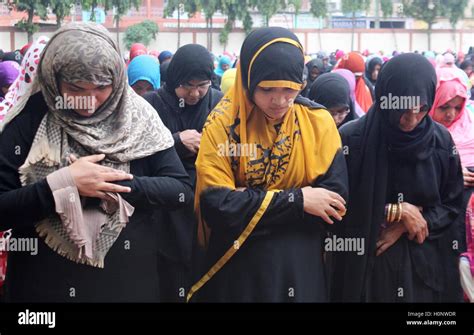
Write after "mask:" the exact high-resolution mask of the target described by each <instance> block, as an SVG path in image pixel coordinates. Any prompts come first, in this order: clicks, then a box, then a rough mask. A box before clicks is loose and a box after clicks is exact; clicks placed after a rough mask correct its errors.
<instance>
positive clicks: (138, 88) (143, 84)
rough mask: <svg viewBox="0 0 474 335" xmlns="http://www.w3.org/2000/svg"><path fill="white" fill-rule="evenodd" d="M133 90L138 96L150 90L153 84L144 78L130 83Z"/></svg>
mask: <svg viewBox="0 0 474 335" xmlns="http://www.w3.org/2000/svg"><path fill="white" fill-rule="evenodd" d="M132 88H133V90H134V91H135V93H137V94H138V95H140V96H143V95H145V93H146V92H149V91H152V90H153V86H152V85H151V84H150V83H149V82H148V81H146V80H138V81H137V82H136V83H135V84H133V85H132Z"/></svg>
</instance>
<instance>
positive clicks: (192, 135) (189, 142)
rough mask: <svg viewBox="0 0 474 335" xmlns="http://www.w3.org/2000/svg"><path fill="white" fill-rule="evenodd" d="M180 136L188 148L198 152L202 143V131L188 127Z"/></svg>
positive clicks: (195, 152)
mask: <svg viewBox="0 0 474 335" xmlns="http://www.w3.org/2000/svg"><path fill="white" fill-rule="evenodd" d="M179 138H180V139H181V142H183V144H184V146H185V147H186V149H188V150H189V151H191V152H192V153H194V154H197V152H198V151H199V146H200V145H201V133H199V132H198V131H197V130H195V129H187V130H184V131H182V132H180V133H179Z"/></svg>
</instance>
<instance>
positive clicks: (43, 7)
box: [9, 0, 48, 43]
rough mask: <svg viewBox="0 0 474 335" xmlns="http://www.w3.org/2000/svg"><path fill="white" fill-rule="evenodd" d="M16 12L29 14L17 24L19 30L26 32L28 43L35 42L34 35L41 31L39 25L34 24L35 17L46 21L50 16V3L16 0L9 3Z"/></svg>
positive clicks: (35, 0) (39, 0)
mask: <svg viewBox="0 0 474 335" xmlns="http://www.w3.org/2000/svg"><path fill="white" fill-rule="evenodd" d="M9 5H10V6H12V7H13V8H14V9H15V10H16V11H18V12H25V13H27V15H28V16H27V18H26V19H22V20H21V21H20V22H18V23H17V24H16V26H17V27H18V28H20V29H21V30H23V31H26V33H27V35H28V42H29V43H31V42H33V34H34V33H35V32H37V31H38V30H39V26H38V24H36V23H34V22H33V19H34V17H35V16H39V17H40V18H41V19H43V20H45V19H46V18H47V16H48V12H47V7H48V1H46V0H44V1H41V0H14V1H11V2H10V3H9Z"/></svg>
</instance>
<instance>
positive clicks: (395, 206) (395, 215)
mask: <svg viewBox="0 0 474 335" xmlns="http://www.w3.org/2000/svg"><path fill="white" fill-rule="evenodd" d="M396 217H397V205H396V204H393V205H392V221H390V222H395V219H396Z"/></svg>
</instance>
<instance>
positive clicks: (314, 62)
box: [301, 58, 324, 97]
mask: <svg viewBox="0 0 474 335" xmlns="http://www.w3.org/2000/svg"><path fill="white" fill-rule="evenodd" d="M315 67H316V68H318V69H319V76H320V75H322V74H323V73H324V64H323V61H322V60H321V59H319V58H316V59H313V60H311V61H309V62H308V63H306V66H305V68H306V70H307V71H308V76H307V79H306V80H307V84H306V88H305V89H304V91H303V92H301V95H302V96H304V97H308V94H309V90H310V89H311V86H312V85H313V83H314V80H313V79H311V70H312V69H313V68H315ZM316 79H318V78H317V77H316ZM316 79H315V80H316Z"/></svg>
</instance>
